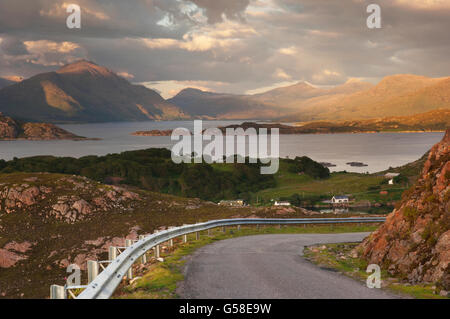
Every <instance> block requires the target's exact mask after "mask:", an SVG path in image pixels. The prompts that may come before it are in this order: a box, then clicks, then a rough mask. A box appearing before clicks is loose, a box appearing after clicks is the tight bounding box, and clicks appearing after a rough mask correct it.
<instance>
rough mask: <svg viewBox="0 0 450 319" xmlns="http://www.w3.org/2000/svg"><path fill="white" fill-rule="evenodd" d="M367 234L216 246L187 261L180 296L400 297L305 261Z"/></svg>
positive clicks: (254, 239) (268, 238) (263, 238)
mask: <svg viewBox="0 0 450 319" xmlns="http://www.w3.org/2000/svg"><path fill="white" fill-rule="evenodd" d="M367 235H368V233H348V234H301V235H258V236H249V237H239V238H233V239H227V240H223V241H218V242H216V243H214V244H211V245H207V246H204V247H202V248H200V249H198V250H197V251H196V253H194V254H193V255H192V256H191V257H190V258H189V260H188V261H187V263H186V266H185V269H184V272H185V281H184V282H183V283H182V284H181V286H180V287H179V289H178V293H179V295H180V296H181V297H182V298H188V299H199V298H205V299H211V298H218V299H229V298H242V299H249V298H251V299H253V298H254V299H263V298H267V299H278V298H282V299H284V298H286V299H320V298H332V299H333V298H342V299H356V298H358V299H359V298H364V299H373V298H375V299H379V298H397V296H395V295H393V294H390V293H388V292H386V291H383V290H381V289H376V288H374V289H369V288H367V287H366V286H365V284H364V283H361V282H358V281H356V280H353V279H351V278H348V277H346V276H344V275H341V274H339V273H337V272H335V271H332V270H327V269H322V268H320V267H318V266H316V265H314V264H312V263H310V262H309V261H307V260H306V259H304V258H303V257H302V255H303V247H304V246H308V245H313V244H319V243H338V242H357V241H361V240H362V239H364V238H365V237H366V236H367Z"/></svg>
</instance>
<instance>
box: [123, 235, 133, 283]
mask: <svg viewBox="0 0 450 319" xmlns="http://www.w3.org/2000/svg"><path fill="white" fill-rule="evenodd" d="M131 245H133V241H132V240H131V239H126V240H125V247H130V246H131ZM127 279H128V280H131V279H133V267H130V268H129V269H128V271H127Z"/></svg>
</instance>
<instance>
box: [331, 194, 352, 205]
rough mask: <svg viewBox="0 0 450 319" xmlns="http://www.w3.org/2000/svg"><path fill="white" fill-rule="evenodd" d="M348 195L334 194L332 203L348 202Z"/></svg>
mask: <svg viewBox="0 0 450 319" xmlns="http://www.w3.org/2000/svg"><path fill="white" fill-rule="evenodd" d="M348 202H349V200H348V196H333V198H332V199H331V203H332V204H348Z"/></svg>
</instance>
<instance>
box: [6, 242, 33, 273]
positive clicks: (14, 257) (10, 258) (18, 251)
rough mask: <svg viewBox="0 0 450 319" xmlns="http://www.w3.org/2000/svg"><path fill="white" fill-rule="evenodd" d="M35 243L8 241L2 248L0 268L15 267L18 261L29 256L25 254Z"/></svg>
mask: <svg viewBox="0 0 450 319" xmlns="http://www.w3.org/2000/svg"><path fill="white" fill-rule="evenodd" d="M34 244H35V243H30V242H27V241H26V242H23V243H17V242H15V241H12V242H9V243H7V244H6V245H5V246H4V247H3V248H0V268H9V267H14V266H15V265H16V263H18V262H19V261H21V260H25V259H27V258H28V256H27V255H25V253H26V252H28V251H29V250H30V249H31V248H32V247H33V245H34Z"/></svg>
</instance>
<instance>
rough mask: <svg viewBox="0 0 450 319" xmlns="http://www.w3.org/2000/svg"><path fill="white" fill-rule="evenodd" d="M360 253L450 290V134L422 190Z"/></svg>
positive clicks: (430, 161) (437, 149)
mask: <svg viewBox="0 0 450 319" xmlns="http://www.w3.org/2000/svg"><path fill="white" fill-rule="evenodd" d="M359 252H360V254H361V255H362V257H363V258H365V259H366V260H367V261H368V262H369V263H374V264H378V265H380V266H382V267H383V268H385V269H386V270H387V271H388V272H389V273H391V274H393V275H400V276H403V277H404V278H405V279H406V280H408V281H409V282H411V283H422V282H428V283H436V284H437V285H439V287H440V289H445V290H446V291H448V290H449V289H450V271H449V270H450V268H449V264H450V129H448V130H447V132H446V135H445V137H444V138H443V140H442V141H441V142H440V143H438V144H436V145H435V146H433V148H432V149H431V150H430V152H429V155H428V158H427V160H426V162H425V164H424V168H423V170H422V173H421V176H420V178H419V179H418V181H417V182H416V184H415V185H414V186H413V187H412V188H411V189H409V190H408V191H406V192H405V193H404V194H403V198H402V201H401V203H400V205H398V206H397V208H396V209H395V210H394V211H393V212H392V213H391V214H390V215H388V217H387V220H386V222H385V223H384V224H383V225H382V226H381V227H380V228H379V229H378V230H377V231H375V232H374V233H372V234H371V235H370V236H369V237H368V238H367V239H366V240H365V241H364V242H363V243H362V244H361V245H360V246H359Z"/></svg>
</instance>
